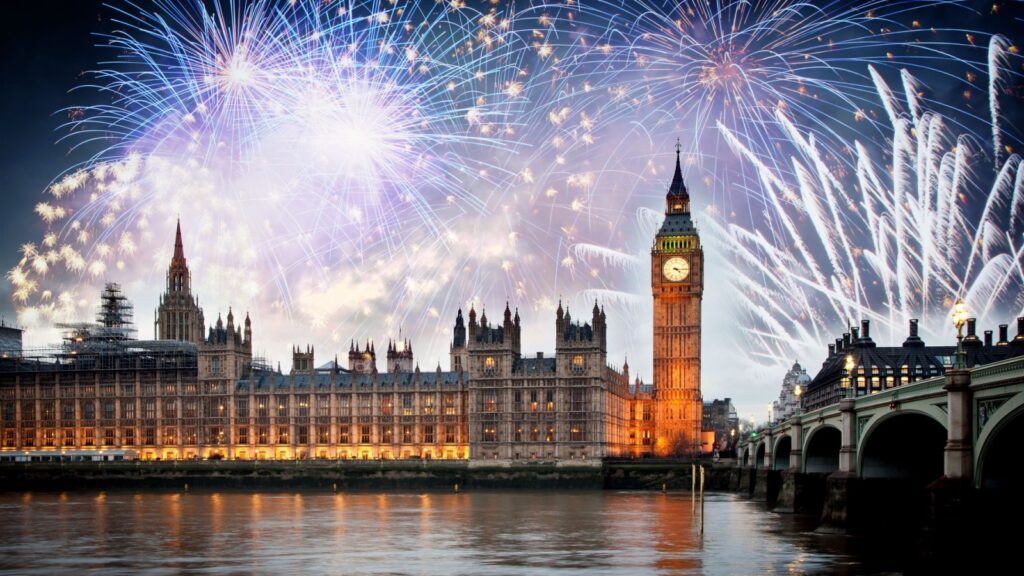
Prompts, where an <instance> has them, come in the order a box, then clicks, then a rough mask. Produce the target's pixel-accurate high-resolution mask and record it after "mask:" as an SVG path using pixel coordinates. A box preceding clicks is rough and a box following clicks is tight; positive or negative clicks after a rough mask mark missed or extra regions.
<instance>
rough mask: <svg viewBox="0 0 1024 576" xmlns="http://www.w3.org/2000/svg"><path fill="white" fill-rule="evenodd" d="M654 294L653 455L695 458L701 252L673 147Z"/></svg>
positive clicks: (699, 414) (699, 409)
mask: <svg viewBox="0 0 1024 576" xmlns="http://www.w3.org/2000/svg"><path fill="white" fill-rule="evenodd" d="M651 291H652V292H653V293H654V400H655V405H656V407H657V409H656V410H657V411H656V417H655V452H656V453H657V455H658V456H663V457H666V456H685V455H693V454H696V453H698V452H699V450H700V432H701V427H702V426H701V425H702V418H703V411H704V404H703V399H702V397H701V393H700V327H701V320H700V303H701V297H702V296H703V292H704V250H703V249H702V248H701V245H700V236H699V235H698V234H697V229H696V228H695V227H694V225H693V221H692V220H691V219H690V194H689V192H688V191H687V190H686V185H685V184H684V183H683V174H682V170H681V169H680V166H679V145H678V144H677V145H676V171H675V174H674V175H673V176H672V184H671V185H670V186H669V189H668V194H667V195H666V196H665V222H664V223H663V224H662V225H661V229H660V230H658V234H657V235H656V236H655V237H654V246H653V247H652V249H651Z"/></svg>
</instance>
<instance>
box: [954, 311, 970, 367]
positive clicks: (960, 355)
mask: <svg viewBox="0 0 1024 576" xmlns="http://www.w3.org/2000/svg"><path fill="white" fill-rule="evenodd" d="M967 316H968V312H967V305H966V304H964V301H963V299H961V298H957V299H956V304H954V305H953V326H956V362H955V363H954V364H953V368H956V369H957V370H963V369H964V368H967V354H966V353H965V352H964V333H963V332H964V324H966V323H967Z"/></svg>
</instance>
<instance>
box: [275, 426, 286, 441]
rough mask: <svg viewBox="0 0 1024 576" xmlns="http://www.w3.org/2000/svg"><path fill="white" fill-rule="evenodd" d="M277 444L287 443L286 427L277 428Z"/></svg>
mask: <svg viewBox="0 0 1024 576" xmlns="http://www.w3.org/2000/svg"><path fill="white" fill-rule="evenodd" d="M277 443H278V444H287V443H288V427H287V426H278V427H277Z"/></svg>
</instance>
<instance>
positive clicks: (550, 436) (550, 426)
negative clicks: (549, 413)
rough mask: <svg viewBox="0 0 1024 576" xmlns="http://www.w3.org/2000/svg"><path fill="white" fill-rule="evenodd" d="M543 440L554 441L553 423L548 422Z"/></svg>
mask: <svg viewBox="0 0 1024 576" xmlns="http://www.w3.org/2000/svg"><path fill="white" fill-rule="evenodd" d="M544 441H545V442H554V441H555V426H554V425H553V424H548V430H547V433H546V434H544Z"/></svg>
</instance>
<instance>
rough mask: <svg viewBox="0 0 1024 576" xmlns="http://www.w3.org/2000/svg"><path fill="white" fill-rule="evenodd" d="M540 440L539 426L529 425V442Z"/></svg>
mask: <svg viewBox="0 0 1024 576" xmlns="http://www.w3.org/2000/svg"><path fill="white" fill-rule="evenodd" d="M538 441H540V428H538V427H537V425H536V424H534V425H533V426H531V427H530V442H538Z"/></svg>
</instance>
